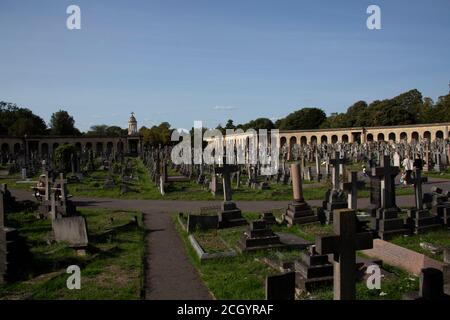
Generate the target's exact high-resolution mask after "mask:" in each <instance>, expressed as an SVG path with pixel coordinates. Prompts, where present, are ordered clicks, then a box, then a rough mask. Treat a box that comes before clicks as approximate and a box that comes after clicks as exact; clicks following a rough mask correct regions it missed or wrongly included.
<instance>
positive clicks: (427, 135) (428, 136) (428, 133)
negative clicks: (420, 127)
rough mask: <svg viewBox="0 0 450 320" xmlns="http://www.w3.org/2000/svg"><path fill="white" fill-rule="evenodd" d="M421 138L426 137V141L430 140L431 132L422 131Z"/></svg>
mask: <svg viewBox="0 0 450 320" xmlns="http://www.w3.org/2000/svg"><path fill="white" fill-rule="evenodd" d="M423 138H424V139H427V140H428V141H431V132H430V131H425V132H424V133H423Z"/></svg>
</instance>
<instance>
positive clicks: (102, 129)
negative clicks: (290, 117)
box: [86, 124, 108, 136]
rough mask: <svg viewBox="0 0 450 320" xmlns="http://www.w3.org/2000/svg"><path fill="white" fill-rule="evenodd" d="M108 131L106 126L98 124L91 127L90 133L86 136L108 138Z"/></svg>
mask: <svg viewBox="0 0 450 320" xmlns="http://www.w3.org/2000/svg"><path fill="white" fill-rule="evenodd" d="M107 129H108V126H107V125H106V124H97V125H94V126H91V127H90V128H89V131H88V132H87V133H86V135H89V136H106V131H107Z"/></svg>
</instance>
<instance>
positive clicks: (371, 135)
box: [367, 133, 373, 142]
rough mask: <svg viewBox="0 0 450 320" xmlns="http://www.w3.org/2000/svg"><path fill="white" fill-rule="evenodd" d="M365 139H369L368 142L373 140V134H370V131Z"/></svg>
mask: <svg viewBox="0 0 450 320" xmlns="http://www.w3.org/2000/svg"><path fill="white" fill-rule="evenodd" d="M367 141H369V142H372V141H373V134H371V133H369V134H367Z"/></svg>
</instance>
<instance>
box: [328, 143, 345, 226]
mask: <svg viewBox="0 0 450 320" xmlns="http://www.w3.org/2000/svg"><path fill="white" fill-rule="evenodd" d="M345 163H347V161H346V159H345V158H341V156H340V153H339V152H335V154H334V158H333V159H331V160H330V164H331V165H332V167H333V170H332V178H331V181H332V184H333V186H332V188H331V190H328V191H327V193H326V195H325V201H323V204H322V209H323V212H324V214H325V221H326V223H327V224H331V223H332V222H333V210H335V209H344V208H347V207H348V203H347V199H346V198H345V194H344V191H343V190H342V186H343V184H342V181H341V173H342V171H341V170H342V168H343V166H344V164H345Z"/></svg>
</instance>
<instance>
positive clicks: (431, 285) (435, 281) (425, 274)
mask: <svg viewBox="0 0 450 320" xmlns="http://www.w3.org/2000/svg"><path fill="white" fill-rule="evenodd" d="M404 298H405V300H444V301H450V296H449V295H447V294H445V293H444V276H443V273H442V271H441V270H438V269H434V268H425V269H422V272H421V273H420V282H419V292H413V293H408V294H406V295H405V296H404Z"/></svg>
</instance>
